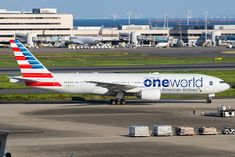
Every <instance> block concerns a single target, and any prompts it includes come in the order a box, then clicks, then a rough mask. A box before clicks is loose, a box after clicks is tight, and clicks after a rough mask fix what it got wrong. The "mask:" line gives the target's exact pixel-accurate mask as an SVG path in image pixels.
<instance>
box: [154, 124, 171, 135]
mask: <svg viewBox="0 0 235 157" xmlns="http://www.w3.org/2000/svg"><path fill="white" fill-rule="evenodd" d="M172 134H173V131H172V126H171V125H154V126H153V129H152V135H154V136H171V135H172Z"/></svg>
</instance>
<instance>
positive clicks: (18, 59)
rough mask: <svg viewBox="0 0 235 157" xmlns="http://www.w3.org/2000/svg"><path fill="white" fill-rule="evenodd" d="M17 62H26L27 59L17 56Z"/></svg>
mask: <svg viewBox="0 0 235 157" xmlns="http://www.w3.org/2000/svg"><path fill="white" fill-rule="evenodd" d="M16 60H17V61H22V60H23V61H25V60H26V58H25V57H24V56H16Z"/></svg>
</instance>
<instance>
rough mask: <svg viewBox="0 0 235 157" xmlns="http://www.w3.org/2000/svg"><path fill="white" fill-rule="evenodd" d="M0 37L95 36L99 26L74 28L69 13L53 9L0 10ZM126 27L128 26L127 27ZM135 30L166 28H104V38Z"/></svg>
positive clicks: (158, 32) (160, 33)
mask: <svg viewBox="0 0 235 157" xmlns="http://www.w3.org/2000/svg"><path fill="white" fill-rule="evenodd" d="M0 19H1V20H0V40H8V39H14V38H15V37H16V35H21V34H24V35H29V36H36V37H52V36H59V37H63V36H96V35H97V32H98V30H99V28H100V27H74V26H73V15H72V14H60V13H57V10H56V9H53V8H34V9H32V11H31V12H23V11H8V10H6V9H0ZM129 27H130V28H129ZM129 31H131V32H137V34H138V35H146V36H169V30H167V29H165V30H151V29H150V27H149V26H144V25H143V26H136V25H131V26H123V27H122V29H121V30H120V29H118V28H105V29H104V30H103V35H102V37H103V38H104V40H107V41H111V40H119V35H120V34H125V33H129Z"/></svg>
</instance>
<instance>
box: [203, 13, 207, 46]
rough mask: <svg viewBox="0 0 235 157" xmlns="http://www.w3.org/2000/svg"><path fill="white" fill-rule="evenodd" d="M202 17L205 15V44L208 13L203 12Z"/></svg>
mask: <svg viewBox="0 0 235 157" xmlns="http://www.w3.org/2000/svg"><path fill="white" fill-rule="evenodd" d="M204 15H205V42H206V41H207V27H208V26H207V24H208V12H207V11H204Z"/></svg>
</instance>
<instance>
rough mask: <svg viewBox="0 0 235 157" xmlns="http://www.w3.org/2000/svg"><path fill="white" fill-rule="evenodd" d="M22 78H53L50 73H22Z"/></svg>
mask: <svg viewBox="0 0 235 157" xmlns="http://www.w3.org/2000/svg"><path fill="white" fill-rule="evenodd" d="M22 76H23V77H30V78H53V76H52V75H51V74H50V73H22Z"/></svg>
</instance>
